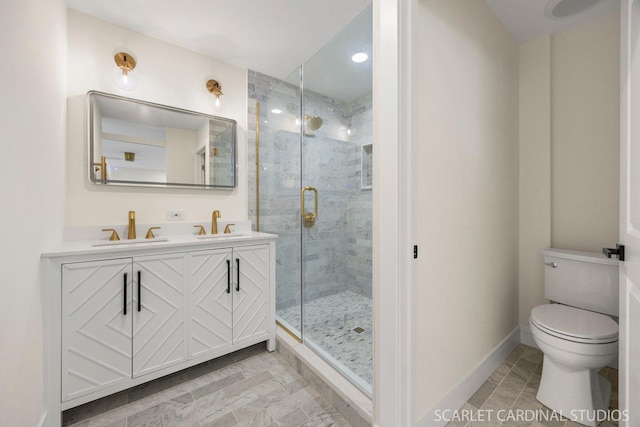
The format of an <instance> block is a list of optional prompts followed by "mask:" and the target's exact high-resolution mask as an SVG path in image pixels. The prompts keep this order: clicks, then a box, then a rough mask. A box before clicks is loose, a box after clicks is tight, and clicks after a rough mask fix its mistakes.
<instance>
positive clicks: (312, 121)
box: [304, 114, 322, 131]
mask: <svg viewBox="0 0 640 427" xmlns="http://www.w3.org/2000/svg"><path fill="white" fill-rule="evenodd" d="M304 117H305V119H306V120H307V129H309V130H310V131H316V130H318V129H320V127H322V117H320V116H315V117H311V116H310V115H308V114H306V115H305V116H304Z"/></svg>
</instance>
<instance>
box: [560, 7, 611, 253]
mask: <svg viewBox="0 0 640 427" xmlns="http://www.w3.org/2000/svg"><path fill="white" fill-rule="evenodd" d="M551 63H552V68H551V91H552V92H551V93H552V96H551V111H552V114H551V135H552V143H551V159H552V160H551V177H552V178H551V189H552V190H551V214H552V221H551V244H552V246H553V247H556V248H562V249H576V250H582V251H592V252H600V251H601V250H602V247H603V246H611V245H614V244H615V243H616V242H617V241H618V230H619V229H618V217H619V215H618V206H619V203H618V196H619V191H618V187H619V179H620V172H619V171H620V168H619V162H620V150H619V144H620V101H619V100H620V65H619V63H620V15H619V14H617V13H616V14H612V15H609V16H606V17H604V18H600V19H598V20H595V21H593V22H591V23H588V24H586V25H583V26H581V27H579V28H576V29H574V30H571V31H566V32H564V33H560V34H556V35H554V36H553V38H552V39H551Z"/></svg>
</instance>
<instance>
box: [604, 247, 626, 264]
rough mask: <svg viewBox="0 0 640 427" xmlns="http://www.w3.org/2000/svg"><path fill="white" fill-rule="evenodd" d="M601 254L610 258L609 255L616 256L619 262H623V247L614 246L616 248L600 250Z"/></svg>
mask: <svg viewBox="0 0 640 427" xmlns="http://www.w3.org/2000/svg"><path fill="white" fill-rule="evenodd" d="M602 253H603V254H605V255H606V256H607V258H611V255H618V260H619V261H624V245H620V244H616V248H615V249H613V248H602Z"/></svg>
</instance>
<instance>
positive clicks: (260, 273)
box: [233, 245, 269, 344]
mask: <svg viewBox="0 0 640 427" xmlns="http://www.w3.org/2000/svg"><path fill="white" fill-rule="evenodd" d="M233 262H234V268H235V269H236V271H234V275H233V277H234V282H235V286H234V289H233V343H234V344H238V343H240V342H242V340H245V339H249V338H251V337H254V336H256V335H258V334H261V333H267V332H268V330H269V324H268V314H269V246H267V245H259V246H247V247H242V248H235V249H234V250H233ZM238 280H239V284H238ZM238 285H239V286H238ZM238 287H239V288H240V290H238Z"/></svg>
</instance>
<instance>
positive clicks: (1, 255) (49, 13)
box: [0, 0, 67, 426]
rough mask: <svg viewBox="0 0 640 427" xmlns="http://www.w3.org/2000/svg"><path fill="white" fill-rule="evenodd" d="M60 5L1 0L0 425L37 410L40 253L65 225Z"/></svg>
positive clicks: (22, 420) (23, 421) (33, 416)
mask: <svg viewBox="0 0 640 427" xmlns="http://www.w3.org/2000/svg"><path fill="white" fill-rule="evenodd" d="M66 49H67V44H66V5H65V2H64V1H63V0H29V1H21V2H9V1H3V2H0V51H1V52H2V55H3V56H4V59H3V61H2V67H0V93H1V94H2V95H1V96H2V102H0V141H1V143H0V158H2V159H3V164H2V168H0V200H2V206H3V209H2V215H1V217H2V221H0V236H1V237H0V239H1V241H2V244H1V245H0V260H2V261H0V262H1V264H0V266H1V271H2V284H1V286H0V325H2V326H0V342H1V343H2V350H0V384H2V387H0V425H2V426H36V425H37V424H38V422H39V420H40V418H41V416H42V414H43V411H44V405H43V371H42V363H43V358H42V316H41V301H40V294H41V293H40V280H39V261H40V253H41V252H43V251H45V250H48V249H50V248H51V247H52V246H53V245H55V244H56V243H58V242H60V241H61V240H62V227H63V225H64V187H65V180H64V170H65V127H66V125H65V123H66V121H65V94H66V78H67V76H66V66H67V64H66Z"/></svg>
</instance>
